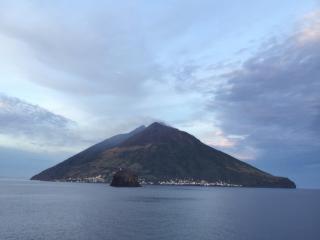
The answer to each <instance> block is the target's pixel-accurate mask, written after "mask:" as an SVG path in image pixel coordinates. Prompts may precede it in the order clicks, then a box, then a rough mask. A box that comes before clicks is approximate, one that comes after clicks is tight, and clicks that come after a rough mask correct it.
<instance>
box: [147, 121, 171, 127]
mask: <svg viewBox="0 0 320 240" xmlns="http://www.w3.org/2000/svg"><path fill="white" fill-rule="evenodd" d="M148 127H150V128H155V127H169V126H167V125H166V124H165V123H162V122H153V123H151V124H150V125H149V126H148Z"/></svg>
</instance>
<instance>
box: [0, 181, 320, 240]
mask: <svg viewBox="0 0 320 240" xmlns="http://www.w3.org/2000/svg"><path fill="white" fill-rule="evenodd" d="M0 239H1V240H9V239H12V240H19V239H21V240H29V239H30V240H38V239H45V240H54V239H57V240H73V239H74V240H91V239H92V240H96V239H97V240H103V239H108V240H109V239H110V240H113V239H117V240H123V239H130V240H135V239H137V240H144V239H163V240H179V239H181V240H182V239H183V240H189V239H192V240H201V239H208V240H209V239H210V240H215V239H217V240H219V239H223V240H241V239H243V240H250V239H257V240H260V239H261V240H263V239H266V240H270V239H272V240H277V239H279V240H280V239H281V240H283V239H290V240H295V239H297V240H301V239H308V240H313V239H314V240H319V239H320V191H319V190H303V189H298V190H286V189H248V188H206V187H163V186H147V187H143V188H134V189H133V188H111V187H109V186H107V185H104V184H85V183H52V182H36V181H12V180H10V181H9V180H1V181H0Z"/></svg>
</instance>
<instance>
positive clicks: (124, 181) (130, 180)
mask: <svg viewBox="0 0 320 240" xmlns="http://www.w3.org/2000/svg"><path fill="white" fill-rule="evenodd" d="M110 186H112V187H141V185H140V183H139V181H138V176H137V175H136V174H135V173H134V172H132V171H130V170H129V169H121V170H119V171H118V172H116V173H115V174H114V175H113V178H112V182H111V184H110Z"/></svg>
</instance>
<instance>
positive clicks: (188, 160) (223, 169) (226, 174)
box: [32, 123, 295, 187]
mask: <svg viewBox="0 0 320 240" xmlns="http://www.w3.org/2000/svg"><path fill="white" fill-rule="evenodd" d="M86 156H87V155H86ZM71 159H72V160H71ZM83 159H86V160H85V161H84V160H83ZM68 162H71V163H72V167H68V166H69V165H68ZM61 164H62V165H63V168H61V166H59V165H57V166H55V167H54V168H51V169H48V170H46V171H44V172H42V173H40V174H38V175H36V176H34V177H33V178H32V179H39V180H68V179H77V178H79V179H85V178H88V177H95V176H98V175H100V176H102V177H103V178H104V179H105V180H106V181H110V180H111V177H112V174H113V172H114V171H116V170H118V169H119V168H125V169H131V170H133V171H135V172H136V173H138V175H139V176H140V178H142V179H143V180H144V181H146V182H153V183H159V182H163V181H165V182H166V181H171V180H175V181H179V180H194V181H201V180H203V181H206V182H209V183H214V182H223V183H228V184H233V185H242V186H250V187H295V185H294V183H293V182H292V181H290V180H289V179H287V178H282V177H275V176H272V175H270V174H268V173H266V172H263V171H261V170H259V169H257V168H255V167H252V166H251V165H249V164H246V163H244V162H242V161H239V160H237V159H235V158H233V157H232V156H230V155H227V154H225V153H223V152H221V151H218V150H216V149H214V148H211V147H209V146H207V145H205V144H203V143H202V142H200V141H199V140H198V139H196V138H195V137H193V136H192V135H190V134H188V133H186V132H183V131H180V130H178V129H175V128H172V127H168V126H165V125H163V124H160V123H153V124H151V125H150V126H148V127H147V128H145V129H143V130H142V131H137V132H134V133H132V134H131V135H130V136H128V137H126V138H125V139H122V140H121V141H119V142H118V143H117V144H113V145H112V146H111V147H110V146H108V147H101V148H99V150H98V151H96V152H95V153H94V154H89V157H86V158H82V157H81V156H77V155H75V156H74V157H72V158H70V159H69V160H66V161H65V162H63V163H61Z"/></svg>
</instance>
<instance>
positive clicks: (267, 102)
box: [209, 14, 320, 186]
mask: <svg viewBox="0 0 320 240" xmlns="http://www.w3.org/2000/svg"><path fill="white" fill-rule="evenodd" d="M314 18H315V19H314V21H312V23H311V26H309V27H307V28H303V29H302V30H301V31H299V32H298V33H296V34H294V35H292V36H290V37H288V38H287V39H286V40H284V41H281V42H280V43H277V42H271V43H269V44H268V45H263V46H262V49H263V50H262V51H260V52H258V53H257V54H256V55H255V56H253V57H252V58H250V59H249V60H247V61H246V62H245V63H244V64H243V65H242V67H241V68H240V69H239V70H236V71H233V72H231V73H229V74H227V75H226V76H225V78H226V79H227V81H226V83H227V85H228V87H226V88H225V89H224V91H220V90H217V91H216V93H215V94H216V96H215V98H214V101H212V102H211V103H210V104H209V108H210V109H214V111H216V113H217V117H218V119H219V122H220V127H221V128H222V129H223V131H224V132H225V133H226V134H236V135H243V136H246V137H245V138H244V139H243V140H241V141H240V142H239V145H238V146H237V147H239V146H240V147H241V146H252V147H253V148H254V149H256V156H255V158H256V159H257V160H259V161H260V162H259V163H258V165H263V166H264V167H266V168H267V169H268V168H269V169H270V170H271V169H272V171H273V172H279V173H280V172H288V174H289V175H292V176H293V177H294V175H295V174H294V172H300V173H301V172H305V174H306V172H309V173H308V174H309V175H310V167H309V166H310V165H314V164H319V163H320V161H319V156H320V137H319V136H320V135H319V124H320V122H319V114H320V108H319V106H320V94H319V93H320V34H319V29H320V25H319V21H318V19H319V15H318V14H317V15H315V16H314ZM271 159H272V160H271ZM297 175H299V177H297V179H296V180H297V182H298V183H299V182H300V183H301V184H306V181H304V180H303V177H301V176H302V175H304V174H297ZM311 175H312V179H313V180H314V182H313V185H312V186H317V183H316V182H317V181H319V176H317V174H314V173H313V174H312V173H311Z"/></svg>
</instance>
